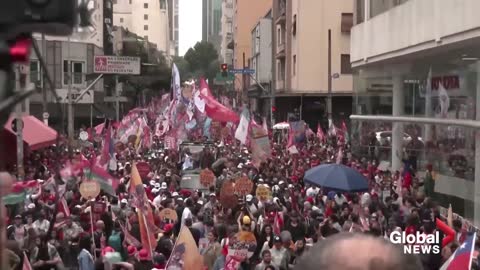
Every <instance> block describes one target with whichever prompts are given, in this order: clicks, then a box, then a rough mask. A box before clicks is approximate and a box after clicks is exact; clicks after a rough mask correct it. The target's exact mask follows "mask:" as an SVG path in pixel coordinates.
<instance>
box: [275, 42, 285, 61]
mask: <svg viewBox="0 0 480 270" xmlns="http://www.w3.org/2000/svg"><path fill="white" fill-rule="evenodd" d="M275 57H276V58H277V59H278V58H285V43H281V44H278V45H277V52H276V54H275Z"/></svg>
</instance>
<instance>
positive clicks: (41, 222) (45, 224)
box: [32, 210, 50, 235]
mask: <svg viewBox="0 0 480 270" xmlns="http://www.w3.org/2000/svg"><path fill="white" fill-rule="evenodd" d="M32 227H33V229H35V231H36V232H37V234H43V235H45V234H46V233H47V232H48V229H49V228H50V221H48V220H46V219H45V211H43V210H42V211H41V212H40V216H39V218H38V219H37V220H35V222H33V224H32Z"/></svg>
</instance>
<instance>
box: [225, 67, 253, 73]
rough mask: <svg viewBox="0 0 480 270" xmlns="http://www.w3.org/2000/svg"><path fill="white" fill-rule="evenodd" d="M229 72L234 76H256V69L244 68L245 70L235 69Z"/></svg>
mask: <svg viewBox="0 0 480 270" xmlns="http://www.w3.org/2000/svg"><path fill="white" fill-rule="evenodd" d="M229 72H230V73H234V74H255V69H251V68H244V69H241V68H234V69H230V70H229Z"/></svg>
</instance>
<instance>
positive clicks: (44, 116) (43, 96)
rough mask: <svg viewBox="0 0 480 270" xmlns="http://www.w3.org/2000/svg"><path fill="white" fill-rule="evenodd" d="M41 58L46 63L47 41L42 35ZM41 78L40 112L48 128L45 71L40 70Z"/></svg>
mask: <svg viewBox="0 0 480 270" xmlns="http://www.w3.org/2000/svg"><path fill="white" fill-rule="evenodd" d="M42 57H43V59H45V61H47V59H48V58H47V41H46V39H45V34H43V33H42ZM40 72H41V76H42V77H41V78H42V110H43V123H45V125H47V126H48V107H47V106H48V105H47V87H46V85H47V82H46V78H45V72H46V71H45V70H43V68H40Z"/></svg>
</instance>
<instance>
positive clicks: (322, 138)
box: [317, 124, 325, 142]
mask: <svg viewBox="0 0 480 270" xmlns="http://www.w3.org/2000/svg"><path fill="white" fill-rule="evenodd" d="M317 137H318V139H320V141H321V142H325V133H323V130H322V127H321V126H320V124H318V126H317Z"/></svg>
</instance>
